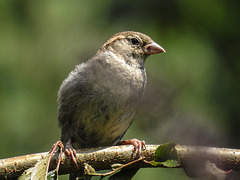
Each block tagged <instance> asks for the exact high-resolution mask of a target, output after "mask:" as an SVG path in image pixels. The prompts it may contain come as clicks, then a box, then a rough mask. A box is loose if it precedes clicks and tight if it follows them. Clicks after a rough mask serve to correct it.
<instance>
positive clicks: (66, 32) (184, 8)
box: [0, 0, 240, 179]
mask: <svg viewBox="0 0 240 180" xmlns="http://www.w3.org/2000/svg"><path fill="white" fill-rule="evenodd" d="M239 7H240V1H234V0H228V1H224V0H213V1H208V0H202V1H189V0H179V1H174V0H168V1H163V0H155V1H154V0H149V1H145V0H138V1H137V0H132V1H127V0H122V1H110V0H105V1H94V2H92V1H73V0H72V1H61V0H60V1H46V0H42V1H30V0H19V1H14V0H2V1H1V2H0V136H1V148H0V158H6V157H11V156H18V155H24V154H29V153H36V152H42V151H48V150H49V149H50V147H51V145H52V144H53V143H54V142H56V141H57V140H58V139H59V138H60V130H59V128H58V125H57V101H56V99H57V91H58V89H59V87H60V85H61V83H62V81H63V80H64V79H65V78H66V77H67V75H68V73H69V72H70V71H71V70H72V69H73V68H74V66H75V65H76V64H79V63H80V62H82V61H85V60H87V59H89V58H90V57H92V56H93V55H94V54H95V53H96V51H97V50H98V48H99V47H100V46H101V45H102V44H103V43H104V42H105V41H106V40H107V39H108V38H109V37H110V36H112V35H113V34H115V33H117V32H119V31H124V30H134V31H140V32H143V33H145V34H147V35H149V36H150V37H152V39H154V41H156V42H157V43H159V44H160V45H161V46H162V47H163V48H164V49H165V50H166V51H167V53H166V54H159V55H154V56H151V57H150V58H149V59H148V60H147V62H146V68H147V72H148V84H147V89H146V93H145V96H144V98H143V100H142V103H141V105H140V109H139V112H138V115H137V117H136V120H135V122H134V123H133V125H132V126H131V127H130V129H129V130H128V132H127V134H126V135H125V137H124V139H127V138H134V137H135V138H138V139H145V140H146V142H147V143H148V144H151V143H152V144H159V143H164V142H175V143H179V144H186V145H205V146H217V147H231V148H240V141H239V138H240V130H239V129H240V120H239V117H240V96H239V92H240V81H239V80H240V53H239V52H240V31H239V29H240V23H239V19H240V11H239ZM160 177H161V179H176V178H177V179H187V177H186V175H185V174H184V172H183V170H181V169H142V170H140V171H139V172H138V173H137V175H136V176H135V178H134V179H146V178H148V179H159V178H160ZM61 179H64V177H63V178H61Z"/></svg>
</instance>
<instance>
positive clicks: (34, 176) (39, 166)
mask: <svg viewBox="0 0 240 180" xmlns="http://www.w3.org/2000/svg"><path fill="white" fill-rule="evenodd" d="M49 158H50V154H48V155H46V156H45V157H44V158H43V159H42V160H40V161H38V163H36V164H35V166H34V167H32V168H29V169H27V170H25V171H24V173H23V174H22V175H21V176H20V177H19V180H30V179H31V180H40V179H41V180H42V179H46V172H47V168H48V167H47V162H48V160H49ZM53 174H55V173H54V171H53V172H51V174H50V176H51V177H52V176H53ZM51 177H50V178H51Z"/></svg>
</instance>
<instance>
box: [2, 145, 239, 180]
mask: <svg viewBox="0 0 240 180" xmlns="http://www.w3.org/2000/svg"><path fill="white" fill-rule="evenodd" d="M158 147H159V145H147V146H146V150H145V151H143V152H142V155H143V157H144V161H139V162H136V163H134V164H132V165H130V166H128V167H127V168H146V167H153V166H152V165H151V164H150V163H148V162H150V161H154V160H155V159H154V158H155V151H156V149H157V148H158ZM175 150H176V152H177V155H178V159H179V161H180V164H181V165H180V166H178V168H180V167H183V168H185V167H187V166H188V165H189V164H191V165H192V164H200V163H199V162H204V160H206V161H210V162H211V163H214V164H215V165H216V166H217V167H218V168H221V169H224V170H235V171H240V150H238V149H226V148H212V147H193V146H182V145H176V146H175ZM47 154H48V152H44V153H37V154H30V155H25V156H18V157H12V158H7V159H1V160H0V179H3V178H5V179H6V178H13V177H18V176H20V175H21V174H22V173H23V172H24V171H25V170H26V169H28V168H31V167H33V166H34V165H35V164H36V163H37V162H38V161H39V160H41V159H43V158H44V157H45V156H46V155H47ZM57 157H58V153H55V155H54V157H53V159H52V161H51V164H50V170H53V169H55V168H56V166H57ZM134 159H135V156H134V155H133V147H132V146H129V145H127V146H111V147H102V148H93V149H81V150H80V151H78V153H77V163H78V164H79V165H80V166H79V167H80V168H82V167H83V164H84V163H87V164H89V165H91V166H92V167H93V168H94V169H95V170H96V171H98V170H106V169H112V165H114V164H126V163H129V162H131V161H133V160H134ZM193 162H194V163H193ZM158 167H164V166H163V165H161V166H158ZM77 170H78V169H77V167H76V165H75V164H74V163H72V161H71V159H69V158H66V157H65V154H63V156H62V161H61V165H60V169H59V174H69V173H73V172H76V171H77Z"/></svg>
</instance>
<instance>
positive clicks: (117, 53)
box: [58, 31, 165, 163]
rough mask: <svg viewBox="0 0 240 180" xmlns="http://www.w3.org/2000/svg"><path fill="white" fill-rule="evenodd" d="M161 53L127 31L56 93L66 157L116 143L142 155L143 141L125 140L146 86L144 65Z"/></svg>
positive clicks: (79, 67)
mask: <svg viewBox="0 0 240 180" xmlns="http://www.w3.org/2000/svg"><path fill="white" fill-rule="evenodd" d="M161 52H165V50H164V49H163V48H162V47H161V46H160V45H158V44H157V43H155V42H154V41H153V40H152V39H151V38H150V37H148V36H147V35H145V34H142V33H139V32H133V31H125V32H120V33H117V34H115V35H114V36H112V37H111V38H110V39H109V40H107V41H106V42H105V43H104V44H103V46H102V47H101V48H100V49H99V50H98V51H97V54H96V55H95V56H94V57H93V58H91V59H89V60H88V61H86V62H84V63H81V64H79V65H77V66H76V67H75V69H74V70H73V71H72V72H71V73H70V74H69V76H68V77H67V78H66V79H65V80H64V81H63V83H62V85H61V87H60V89H59V92H58V104H59V105H58V122H59V126H60V128H61V132H62V134H61V140H62V142H63V144H64V145H65V153H66V154H67V155H68V156H70V157H71V158H72V159H73V160H74V159H75V156H76V151H75V150H74V149H78V148H86V147H99V146H109V145H116V144H133V145H134V148H135V150H137V152H138V153H141V149H142V147H143V146H144V145H145V144H144V142H143V141H139V140H136V139H133V140H126V141H121V139H122V137H123V135H124V134H125V132H126V131H127V129H128V128H129V126H130V125H131V124H132V122H133V119H134V117H135V115H136V109H137V106H138V103H139V100H140V98H141V96H142V94H143V92H144V89H145V86H146V82H147V77H146V71H145V68H144V63H145V60H146V58H147V57H148V56H149V55H151V54H157V53H161ZM75 163H76V160H75Z"/></svg>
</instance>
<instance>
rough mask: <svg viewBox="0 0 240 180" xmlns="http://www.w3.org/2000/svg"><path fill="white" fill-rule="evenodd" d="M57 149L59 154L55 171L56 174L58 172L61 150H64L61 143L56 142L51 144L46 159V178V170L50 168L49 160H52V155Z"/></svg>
mask: <svg viewBox="0 0 240 180" xmlns="http://www.w3.org/2000/svg"><path fill="white" fill-rule="evenodd" d="M57 147H59V151H60V153H59V155H58V163H57V167H56V171H57V172H58V170H59V167H60V163H61V160H62V152H63V148H64V146H63V143H62V141H57V142H56V143H55V144H53V145H52V148H51V150H50V151H49V154H50V156H49V159H48V162H47V169H46V176H47V173H48V169H49V167H50V162H51V159H52V157H53V154H54V153H55V151H56V149H57Z"/></svg>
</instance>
